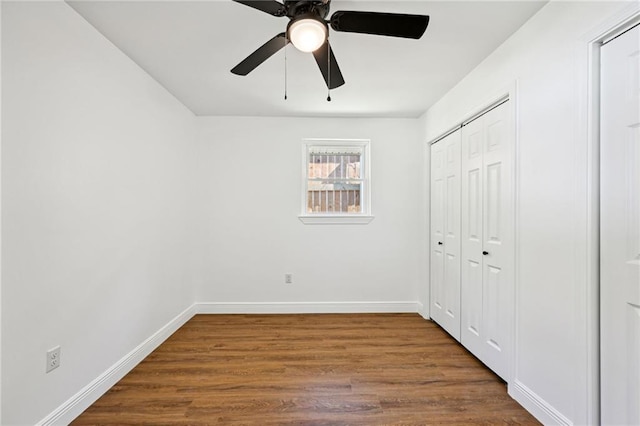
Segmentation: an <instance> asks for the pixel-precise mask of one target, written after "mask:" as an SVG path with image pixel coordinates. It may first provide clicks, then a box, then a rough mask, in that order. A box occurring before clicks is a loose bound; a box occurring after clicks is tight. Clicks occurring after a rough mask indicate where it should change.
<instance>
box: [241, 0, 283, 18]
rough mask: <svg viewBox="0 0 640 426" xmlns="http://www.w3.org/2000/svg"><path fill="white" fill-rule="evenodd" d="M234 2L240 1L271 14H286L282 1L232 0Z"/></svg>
mask: <svg viewBox="0 0 640 426" xmlns="http://www.w3.org/2000/svg"><path fill="white" fill-rule="evenodd" d="M233 1H235V2H236V3H242V4H244V5H246V6H249V7H252V8H254V9H258V10H260V11H262V12H266V13H268V14H269V15H273V16H284V15H286V9H285V7H284V5H283V4H282V3H278V2H277V1H275V0H253V1H252V0H233Z"/></svg>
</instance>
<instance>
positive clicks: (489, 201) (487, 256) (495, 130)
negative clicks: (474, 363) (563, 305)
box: [482, 104, 514, 380]
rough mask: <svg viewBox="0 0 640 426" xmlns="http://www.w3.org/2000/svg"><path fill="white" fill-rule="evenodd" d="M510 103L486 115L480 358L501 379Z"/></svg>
mask: <svg viewBox="0 0 640 426" xmlns="http://www.w3.org/2000/svg"><path fill="white" fill-rule="evenodd" d="M506 115H507V105H506V104H503V105H501V106H499V107H497V108H495V109H494V110H492V111H490V112H488V113H487V114H486V115H485V116H484V117H482V119H483V121H484V123H483V124H484V128H485V135H486V137H485V144H484V152H483V164H484V187H483V193H484V194H483V195H484V197H483V200H484V201H483V237H484V238H483V249H482V253H483V274H482V275H483V309H482V311H483V326H484V327H483V329H484V339H483V340H484V348H483V350H482V354H483V355H482V356H483V358H482V361H484V362H485V364H487V366H489V368H491V369H492V370H493V371H495V372H496V373H497V374H498V375H499V376H501V377H502V378H503V379H505V380H507V379H508V373H509V371H508V366H509V359H508V356H509V351H508V348H509V347H510V336H511V327H512V323H513V312H514V311H513V303H514V302H513V297H512V295H513V282H511V280H510V279H509V278H508V277H510V276H511V269H510V268H511V264H512V259H511V253H512V248H511V243H510V234H511V232H512V231H511V224H512V221H511V217H512V214H511V198H510V194H511V189H510V182H511V176H510V175H511V172H510V170H511V166H510V151H509V144H508V143H507V141H508V125H507V117H506Z"/></svg>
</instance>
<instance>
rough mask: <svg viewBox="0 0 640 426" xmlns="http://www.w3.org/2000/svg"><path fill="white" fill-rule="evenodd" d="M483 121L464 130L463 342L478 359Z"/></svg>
mask: <svg viewBox="0 0 640 426" xmlns="http://www.w3.org/2000/svg"><path fill="white" fill-rule="evenodd" d="M484 139H485V132H484V120H483V119H482V117H481V118H479V119H477V120H475V121H472V122H471V123H469V124H467V125H466V126H465V127H464V128H463V131H462V184H461V187H462V210H463V211H464V214H463V216H462V253H461V255H462V271H461V331H460V341H461V342H462V344H463V345H464V346H465V347H466V348H467V349H469V351H471V353H473V354H475V355H476V356H477V357H478V358H481V357H480V354H481V353H482V347H483V342H482V340H483V335H482V334H481V333H482V331H483V328H482V305H483V303H482V293H483V289H482V275H483V274H482V261H483V259H482V251H483V248H482V247H483V243H484V239H483V235H482V228H483V223H482V222H483V221H482V214H483V213H482V212H483V208H482V193H483V172H484V167H483V163H482V151H483V149H482V147H483V146H484V144H485V141H484Z"/></svg>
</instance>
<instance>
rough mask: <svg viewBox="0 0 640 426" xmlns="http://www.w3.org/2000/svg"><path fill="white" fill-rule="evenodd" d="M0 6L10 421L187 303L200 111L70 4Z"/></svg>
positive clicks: (99, 369)
mask: <svg viewBox="0 0 640 426" xmlns="http://www.w3.org/2000/svg"><path fill="white" fill-rule="evenodd" d="M2 9H3V10H2V78H3V80H2V84H3V87H2V123H3V128H2V225H3V233H2V310H1V312H2V340H3V341H2V399H3V400H2V407H3V412H2V416H3V417H2V424H7V425H23V424H24V425H27V424H34V423H35V422H37V421H39V420H40V419H42V418H43V417H44V416H45V415H47V414H49V413H50V412H51V411H52V410H54V409H55V408H57V407H58V406H59V405H60V404H62V403H63V402H64V401H66V400H67V399H68V398H70V397H71V396H72V395H74V394H75V393H76V392H78V391H79V390H80V389H82V388H83V387H84V386H85V385H87V384H88V383H89V382H91V381H92V380H93V379H95V378H96V377H97V376H98V375H100V374H101V373H103V372H104V371H105V370H106V369H107V368H109V367H111V366H112V365H113V364H114V363H115V362H116V361H118V360H119V359H120V358H121V357H122V356H123V355H125V354H126V353H128V352H129V351H131V350H132V349H133V348H135V347H136V346H138V345H139V344H140V343H141V342H143V341H144V340H145V339H146V338H148V337H149V336H150V335H151V334H152V333H154V332H156V331H158V329H160V328H161V327H162V326H164V325H165V324H167V322H168V321H170V320H171V319H172V318H174V317H175V316H176V315H177V314H179V313H180V312H181V311H183V310H184V309H185V308H187V307H188V306H190V305H191V304H192V303H193V301H194V286H193V282H194V280H193V277H192V274H193V273H194V272H193V268H192V267H191V266H193V265H192V264H191V262H192V251H193V232H194V229H193V225H192V224H193V223H194V219H193V214H194V213H193V212H194V210H193V209H192V206H193V198H192V195H193V190H192V188H193V187H192V183H193V182H194V181H195V179H194V176H193V170H194V168H195V167H194V165H195V157H194V154H195V151H194V149H193V148H194V147H195V133H194V132H195V118H194V117H193V115H192V114H191V113H190V112H189V111H187V110H186V109H185V108H184V107H183V106H182V105H181V104H179V103H178V102H177V101H176V100H175V99H174V98H172V97H171V96H170V95H169V94H168V93H167V92H166V91H165V90H164V89H163V88H162V87H160V86H159V85H158V84H157V83H156V82H155V81H154V80H152V79H151V78H150V77H149V76H148V75H147V74H146V73H144V72H143V71H142V70H140V69H139V68H138V67H137V66H136V65H134V64H133V63H132V62H131V61H130V60H129V59H128V58H126V57H125V56H124V55H123V54H122V53H121V52H120V51H119V50H117V49H116V48H115V47H114V46H113V45H111V44H110V43H109V42H108V41H106V40H105V39H104V38H103V37H102V36H100V34H99V33H98V32H97V31H95V30H94V29H93V28H92V27H91V26H90V25H89V24H88V23H87V22H86V21H84V20H83V19H82V18H80V17H79V16H78V15H77V14H76V12H74V11H73V10H72V9H71V8H70V7H69V6H67V5H66V4H65V3H62V2H43V3H34V2H22V3H10V2H3V4H2ZM56 345H61V346H62V353H61V367H60V368H58V369H57V370H54V371H53V372H51V373H50V374H45V352H46V350H47V349H49V348H51V347H53V346H56Z"/></svg>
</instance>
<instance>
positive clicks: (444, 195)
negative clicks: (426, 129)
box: [431, 131, 460, 340]
mask: <svg viewBox="0 0 640 426" xmlns="http://www.w3.org/2000/svg"><path fill="white" fill-rule="evenodd" d="M431 159H432V162H431V318H432V319H433V320H434V321H435V322H437V323H438V324H439V325H440V326H441V327H442V328H444V329H445V330H446V331H447V332H448V333H449V334H451V335H452V336H453V337H455V338H456V339H458V340H460V132H459V131H458V132H455V133H453V134H451V135H449V136H447V137H446V138H444V139H442V140H441V141H439V142H437V143H435V144H433V145H432V146H431Z"/></svg>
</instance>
